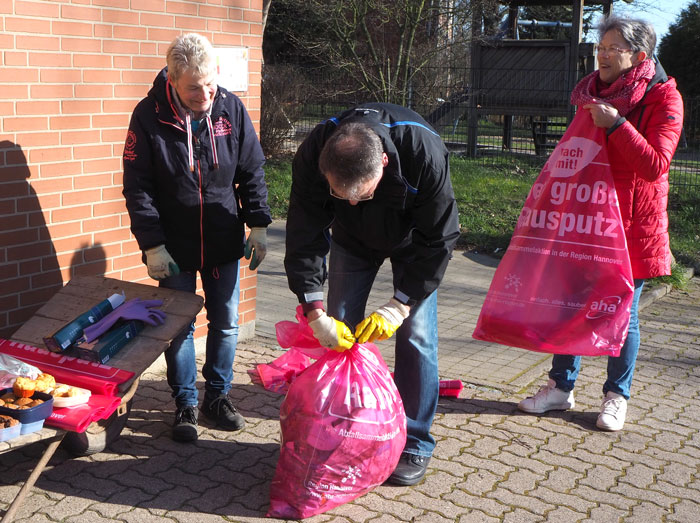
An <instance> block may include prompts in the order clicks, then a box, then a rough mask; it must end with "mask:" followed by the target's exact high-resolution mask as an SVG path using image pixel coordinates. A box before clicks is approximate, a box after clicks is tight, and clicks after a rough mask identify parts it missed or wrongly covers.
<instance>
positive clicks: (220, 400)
mask: <svg viewBox="0 0 700 523" xmlns="http://www.w3.org/2000/svg"><path fill="white" fill-rule="evenodd" d="M199 410H201V411H202V414H204V415H205V416H206V417H207V418H208V419H210V420H211V421H213V422H215V423H216V426H217V427H219V428H221V429H223V430H241V429H242V428H243V427H245V420H244V419H243V416H241V415H240V414H239V413H238V411H237V410H236V407H234V406H233V403H231V400H230V399H229V397H228V396H227V395H226V394H222V395H221V396H218V397H216V398H214V399H213V400H211V399H209V398H207V397H206V396H204V402H203V403H202V406H201V407H200V408H199Z"/></svg>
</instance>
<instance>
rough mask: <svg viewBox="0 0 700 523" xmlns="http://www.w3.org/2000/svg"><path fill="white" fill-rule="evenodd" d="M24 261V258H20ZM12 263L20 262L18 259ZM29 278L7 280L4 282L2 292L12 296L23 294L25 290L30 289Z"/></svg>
mask: <svg viewBox="0 0 700 523" xmlns="http://www.w3.org/2000/svg"><path fill="white" fill-rule="evenodd" d="M19 259H22V258H19ZM12 261H18V260H17V259H15V260H12ZM29 283H30V282H29V278H28V277H26V276H25V277H23V278H14V279H11V280H7V281H4V282H2V286H1V287H0V288H2V292H3V294H6V295H10V294H18V293H20V292H22V291H23V290H24V289H27V288H29Z"/></svg>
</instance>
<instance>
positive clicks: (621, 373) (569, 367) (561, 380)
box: [549, 280, 644, 400]
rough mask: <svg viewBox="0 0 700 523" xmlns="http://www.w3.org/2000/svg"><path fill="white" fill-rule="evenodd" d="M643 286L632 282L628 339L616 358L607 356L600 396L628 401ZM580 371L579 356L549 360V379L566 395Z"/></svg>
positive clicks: (635, 352) (557, 355)
mask: <svg viewBox="0 0 700 523" xmlns="http://www.w3.org/2000/svg"><path fill="white" fill-rule="evenodd" d="M643 287H644V280H634V298H633V299H632V307H631V309H630V326H629V329H628V331H627V339H626V340H625V343H624V345H622V349H621V350H620V355H619V356H618V357H614V358H613V357H608V379H607V380H606V381H605V384H603V394H607V393H608V392H615V393H617V394H621V395H622V396H624V397H625V399H627V400H628V399H630V388H631V386H632V377H633V376H634V366H635V364H636V363H637V353H638V352H639V340H640V336H639V297H640V296H641V295H642V288H643ZM580 368H581V356H566V355H562V354H555V355H554V357H553V358H552V370H550V371H549V377H550V378H552V379H553V380H554V382H555V383H556V386H557V388H558V389H561V390H563V391H566V392H569V391H571V390H573V389H574V384H575V383H576V378H577V377H578V372H579V369H580Z"/></svg>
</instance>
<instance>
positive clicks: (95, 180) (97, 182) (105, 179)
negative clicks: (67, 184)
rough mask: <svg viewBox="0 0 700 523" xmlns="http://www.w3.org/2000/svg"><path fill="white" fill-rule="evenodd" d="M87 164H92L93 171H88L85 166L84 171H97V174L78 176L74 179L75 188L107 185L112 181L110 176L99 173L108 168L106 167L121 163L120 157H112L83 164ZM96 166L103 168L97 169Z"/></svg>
mask: <svg viewBox="0 0 700 523" xmlns="http://www.w3.org/2000/svg"><path fill="white" fill-rule="evenodd" d="M87 164H92V166H91V167H92V168H93V169H95V171H88V170H87V167H86V168H85V169H84V171H85V172H86V173H87V172H97V173H98V174H91V175H89V176H88V175H87V174H83V175H82V176H78V177H77V178H76V179H75V188H76V189H89V188H93V187H104V186H105V185H109V184H110V183H111V181H112V177H111V176H110V175H109V174H101V173H104V172H105V171H107V170H108V169H107V168H106V167H108V166H110V165H111V166H112V167H114V166H115V165H117V166H118V165H120V164H121V158H114V159H112V160H95V161H93V162H85V163H84V165H87ZM98 166H104V167H105V168H101V169H97V167H98Z"/></svg>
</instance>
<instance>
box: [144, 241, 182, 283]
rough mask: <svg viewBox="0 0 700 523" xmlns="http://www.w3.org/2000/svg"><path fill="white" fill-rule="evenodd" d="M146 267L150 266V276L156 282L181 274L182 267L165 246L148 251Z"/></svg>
mask: <svg viewBox="0 0 700 523" xmlns="http://www.w3.org/2000/svg"><path fill="white" fill-rule="evenodd" d="M146 265H147V266H148V275H149V276H150V277H151V278H153V279H154V280H163V279H165V278H167V277H169V276H177V275H178V274H180V267H178V266H177V263H175V260H173V257H172V256H170V253H169V252H168V251H167V250H166V249H165V245H159V246H158V247H153V248H152V249H148V250H147V251H146Z"/></svg>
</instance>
